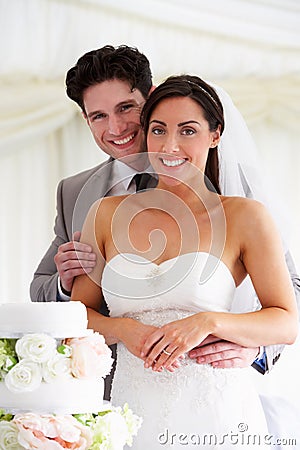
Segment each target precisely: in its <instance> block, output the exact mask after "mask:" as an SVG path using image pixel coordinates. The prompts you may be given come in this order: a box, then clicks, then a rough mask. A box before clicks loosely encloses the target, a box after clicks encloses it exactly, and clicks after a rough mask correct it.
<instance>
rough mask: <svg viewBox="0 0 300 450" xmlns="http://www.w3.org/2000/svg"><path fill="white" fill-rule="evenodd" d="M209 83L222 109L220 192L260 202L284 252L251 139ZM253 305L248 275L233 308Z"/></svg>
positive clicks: (256, 303) (257, 305) (281, 229)
mask: <svg viewBox="0 0 300 450" xmlns="http://www.w3.org/2000/svg"><path fill="white" fill-rule="evenodd" d="M210 84H211V85H212V86H213V87H214V89H215V90H216V92H217V94H218V95H219V98H220V100H221V102H222V105H223V109H224V119H225V129H224V132H223V134H222V137H221V141H220V144H219V146H218V147H219V154H218V156H219V164H220V188H221V192H222V194H224V195H237V196H241V197H248V198H254V199H256V200H258V201H260V202H262V203H263V204H264V205H265V206H266V207H267V208H268V210H269V211H270V213H271V215H272V217H273V219H274V221H275V223H276V225H277V227H278V229H279V232H280V234H281V238H282V241H283V247H284V251H287V248H286V245H285V229H284V228H285V227H284V224H283V223H282V221H281V220H280V214H279V212H276V208H275V207H274V205H272V202H271V199H270V196H269V195H268V192H267V191H268V187H267V186H265V184H264V181H265V177H264V176H263V173H262V170H261V162H260V161H259V158H258V155H257V149H256V146H255V143H254V141H253V138H252V136H251V134H250V132H249V130H248V128H247V125H246V123H245V121H244V119H243V117H242V115H241V114H240V112H239V111H238V109H237V108H236V106H235V105H234V103H233V102H232V100H231V98H230V96H229V95H228V94H227V93H226V92H225V91H224V90H223V89H222V88H220V87H219V86H215V85H214V84H212V83H210ZM257 308H260V303H259V300H258V298H257V296H256V294H255V291H254V288H253V285H252V282H251V280H250V277H249V276H248V277H247V278H246V279H245V280H244V282H243V283H242V284H241V285H240V286H239V287H238V289H237V291H236V296H235V300H234V304H233V310H236V311H238V312H243V311H251V310H253V309H257Z"/></svg>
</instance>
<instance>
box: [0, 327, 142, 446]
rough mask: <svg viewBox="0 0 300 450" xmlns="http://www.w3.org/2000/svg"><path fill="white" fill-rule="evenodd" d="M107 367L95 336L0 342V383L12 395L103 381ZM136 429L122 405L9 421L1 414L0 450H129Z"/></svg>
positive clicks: (102, 344) (132, 417) (108, 354)
mask: <svg viewBox="0 0 300 450" xmlns="http://www.w3.org/2000/svg"><path fill="white" fill-rule="evenodd" d="M112 362H113V359H112V357H111V350H110V349H109V347H108V346H107V345H106V343H105V340H104V337H103V336H102V335H100V334H99V333H92V334H90V335H88V336H85V337H80V338H68V339H65V340H56V339H54V338H53V337H51V336H49V335H47V334H39V333H35V334H27V335H24V336H22V337H21V338H20V339H6V338H1V339H0V381H2V382H3V381H4V383H5V385H6V387H7V389H9V390H10V391H11V392H12V393H14V394H15V393H18V392H33V391H34V390H35V389H37V388H38V387H39V385H40V383H42V382H46V383H51V382H52V381H56V380H59V379H64V378H65V377H67V378H68V377H74V378H79V379H90V378H99V377H103V378H104V377H105V376H106V375H107V374H108V373H109V372H110V370H111V367H112ZM0 401H1V399H0ZM141 423H142V419H141V418H140V417H138V416H136V415H135V414H133V412H132V411H131V410H130V409H129V407H128V405H127V404H125V405H124V407H123V408H121V407H112V406H110V405H109V406H106V405H104V406H103V409H102V411H100V412H98V414H74V415H55V414H44V415H40V414H34V413H32V412H27V413H22V414H21V413H20V414H15V415H12V414H9V413H6V412H5V411H4V410H0V450H24V449H26V450H34V449H39V450H64V449H71V450H121V449H123V447H124V445H125V444H127V445H129V446H131V445H132V440H133V436H135V435H136V434H137V431H138V429H139V428H140V426H141Z"/></svg>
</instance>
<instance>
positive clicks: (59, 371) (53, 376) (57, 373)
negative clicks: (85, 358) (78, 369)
mask: <svg viewBox="0 0 300 450" xmlns="http://www.w3.org/2000/svg"><path fill="white" fill-rule="evenodd" d="M42 374H43V378H44V380H45V381H46V382H47V383H51V382H52V381H55V380H57V379H63V378H64V379H65V378H71V377H72V374H71V360H70V358H67V357H65V356H64V355H62V354H60V353H57V354H56V355H54V356H53V357H52V358H51V359H49V361H47V362H46V363H44V364H43V366H42Z"/></svg>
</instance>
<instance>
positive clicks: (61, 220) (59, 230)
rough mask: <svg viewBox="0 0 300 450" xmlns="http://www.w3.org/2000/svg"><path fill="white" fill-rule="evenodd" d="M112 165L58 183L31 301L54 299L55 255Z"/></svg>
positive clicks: (272, 353) (297, 284)
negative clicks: (48, 242) (52, 220)
mask: <svg viewBox="0 0 300 450" xmlns="http://www.w3.org/2000/svg"><path fill="white" fill-rule="evenodd" d="M111 162H112V159H108V160H107V161H105V162H104V163H102V164H100V165H99V166H97V167H94V168H92V169H90V170H86V171H84V172H81V173H79V174H77V175H74V176H72V177H69V178H66V179H64V180H62V181H61V182H60V183H59V185H58V189H57V215H56V220H55V227H54V232H55V238H54V240H53V242H52V243H51V245H50V247H49V249H48V250H47V252H46V254H45V255H44V257H43V259H42V260H41V262H40V264H39V266H38V268H37V269H36V272H35V273H34V278H33V281H32V282H31V286H30V295H31V300H32V301H37V302H47V301H52V300H54V301H56V300H57V295H58V290H57V283H58V274H57V270H56V265H55V263H54V256H55V255H56V253H57V249H58V247H59V246H60V245H61V244H63V243H65V242H69V241H71V240H72V234H73V232H74V231H77V230H78V231H80V230H81V229H82V225H83V222H84V219H85V217H86V214H87V212H88V210H89V208H90V206H91V205H92V204H93V203H94V202H95V201H96V200H97V199H99V198H102V197H104V196H105V195H106V190H107V185H108V180H109V178H110V175H111ZM286 262H287V265H288V268H289V271H290V275H291V279H292V282H293V285H294V290H295V293H296V297H297V302H298V307H299V305H300V279H299V276H298V275H297V273H296V269H295V266H294V262H293V260H292V257H291V255H290V253H289V252H287V254H286ZM253 307H254V303H253ZM237 311H238V308H237ZM283 347H284V346H282V345H273V346H269V347H267V348H266V355H267V361H266V367H265V369H261V368H260V367H258V366H257V365H255V363H254V367H255V368H256V369H257V370H259V371H260V372H261V373H266V372H269V371H270V370H271V369H272V367H273V366H274V364H275V363H276V361H277V360H278V358H279V357H280V354H281V352H282V350H283Z"/></svg>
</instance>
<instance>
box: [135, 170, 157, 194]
mask: <svg viewBox="0 0 300 450" xmlns="http://www.w3.org/2000/svg"><path fill="white" fill-rule="evenodd" d="M152 178H153V177H152V176H151V175H150V174H149V173H137V174H136V175H134V177H133V178H132V179H133V180H134V181H135V185H136V192H138V191H142V190H144V189H147V187H148V183H149V182H150V180H151V179H152Z"/></svg>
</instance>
